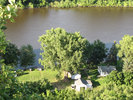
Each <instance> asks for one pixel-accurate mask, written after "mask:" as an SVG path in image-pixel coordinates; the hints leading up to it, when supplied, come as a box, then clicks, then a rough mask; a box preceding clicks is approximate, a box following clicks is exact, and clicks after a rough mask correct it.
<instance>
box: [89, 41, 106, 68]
mask: <svg viewBox="0 0 133 100" xmlns="http://www.w3.org/2000/svg"><path fill="white" fill-rule="evenodd" d="M107 51H108V48H106V47H105V44H104V43H103V42H101V41H100V40H96V41H94V43H93V50H92V53H91V54H90V57H89V58H88V60H87V64H89V65H96V67H97V65H98V64H100V62H101V61H103V60H104V58H106V56H107V55H106V53H107Z"/></svg>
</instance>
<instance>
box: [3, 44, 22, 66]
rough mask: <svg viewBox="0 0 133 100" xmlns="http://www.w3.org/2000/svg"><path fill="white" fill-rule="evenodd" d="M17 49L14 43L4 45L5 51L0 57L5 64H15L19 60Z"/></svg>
mask: <svg viewBox="0 0 133 100" xmlns="http://www.w3.org/2000/svg"><path fill="white" fill-rule="evenodd" d="M19 54H20V52H19V49H18V48H17V46H15V44H12V43H9V44H8V45H7V47H6V53H5V54H2V59H4V63H5V64H6V65H11V66H14V65H15V66H17V64H18V61H19Z"/></svg>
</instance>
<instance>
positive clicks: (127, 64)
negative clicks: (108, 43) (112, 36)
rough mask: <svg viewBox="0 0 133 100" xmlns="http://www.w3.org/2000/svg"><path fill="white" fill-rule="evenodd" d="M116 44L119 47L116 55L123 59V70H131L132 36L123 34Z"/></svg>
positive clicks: (132, 59) (132, 58)
mask: <svg viewBox="0 0 133 100" xmlns="http://www.w3.org/2000/svg"><path fill="white" fill-rule="evenodd" d="M116 46H117V48H118V49H119V51H118V56H119V57H120V58H122V60H123V61H124V63H123V71H132V72H133V36H130V35H125V36H124V37H123V38H122V40H121V41H120V44H117V45H116Z"/></svg>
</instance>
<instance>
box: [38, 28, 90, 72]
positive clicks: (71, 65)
mask: <svg viewBox="0 0 133 100" xmlns="http://www.w3.org/2000/svg"><path fill="white" fill-rule="evenodd" d="M38 41H39V42H40V43H41V47H42V48H41V50H42V51H43V52H42V53H40V55H42V59H41V58H40V59H39V63H41V65H43V66H44V67H45V68H52V69H53V70H58V71H60V72H62V71H66V72H67V71H69V72H72V71H74V72H77V71H78V70H79V69H80V68H81V67H82V62H83V60H84V56H83V52H84V51H85V48H86V47H87V46H88V47H91V45H90V43H89V42H88V41H87V40H86V39H85V38H84V37H82V36H81V35H80V33H79V32H75V33H69V32H66V30H65V29H63V28H62V29H61V28H56V29H53V28H52V29H51V30H47V31H46V35H42V36H40V37H39V40H38Z"/></svg>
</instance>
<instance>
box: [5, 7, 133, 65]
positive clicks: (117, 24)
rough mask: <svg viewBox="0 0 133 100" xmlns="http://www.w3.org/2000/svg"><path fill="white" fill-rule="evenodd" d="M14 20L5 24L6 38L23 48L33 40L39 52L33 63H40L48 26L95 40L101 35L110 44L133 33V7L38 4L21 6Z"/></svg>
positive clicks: (100, 37)
mask: <svg viewBox="0 0 133 100" xmlns="http://www.w3.org/2000/svg"><path fill="white" fill-rule="evenodd" d="M17 14H18V16H17V17H16V18H15V23H11V22H10V21H8V23H7V24H6V26H7V30H6V31H5V34H6V35H7V40H10V42H11V43H14V44H16V45H17V46H18V48H20V47H21V46H22V45H27V44H30V45H32V46H33V48H34V51H35V53H36V63H35V65H34V66H38V67H40V66H41V65H40V64H38V58H40V57H41V56H40V55H39V53H40V47H41V46H40V43H39V42H38V39H39V36H41V35H43V34H45V33H46V30H49V29H51V28H52V27H53V28H57V27H61V28H64V29H65V30H66V31H68V32H75V31H80V33H81V35H82V36H83V37H85V38H87V40H88V41H89V42H90V43H92V42H94V40H96V39H100V40H101V41H102V42H104V43H105V44H106V46H107V47H108V48H110V47H111V45H112V43H113V41H114V40H116V42H117V43H119V40H121V39H122V37H123V36H124V35H125V34H129V35H133V8H122V7H120V8H116V7H114V8H111V7H108V8H107V7H103V8H102V7H87V8H82V7H81V8H66V9H58V8H39V9H24V10H18V12H17Z"/></svg>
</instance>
